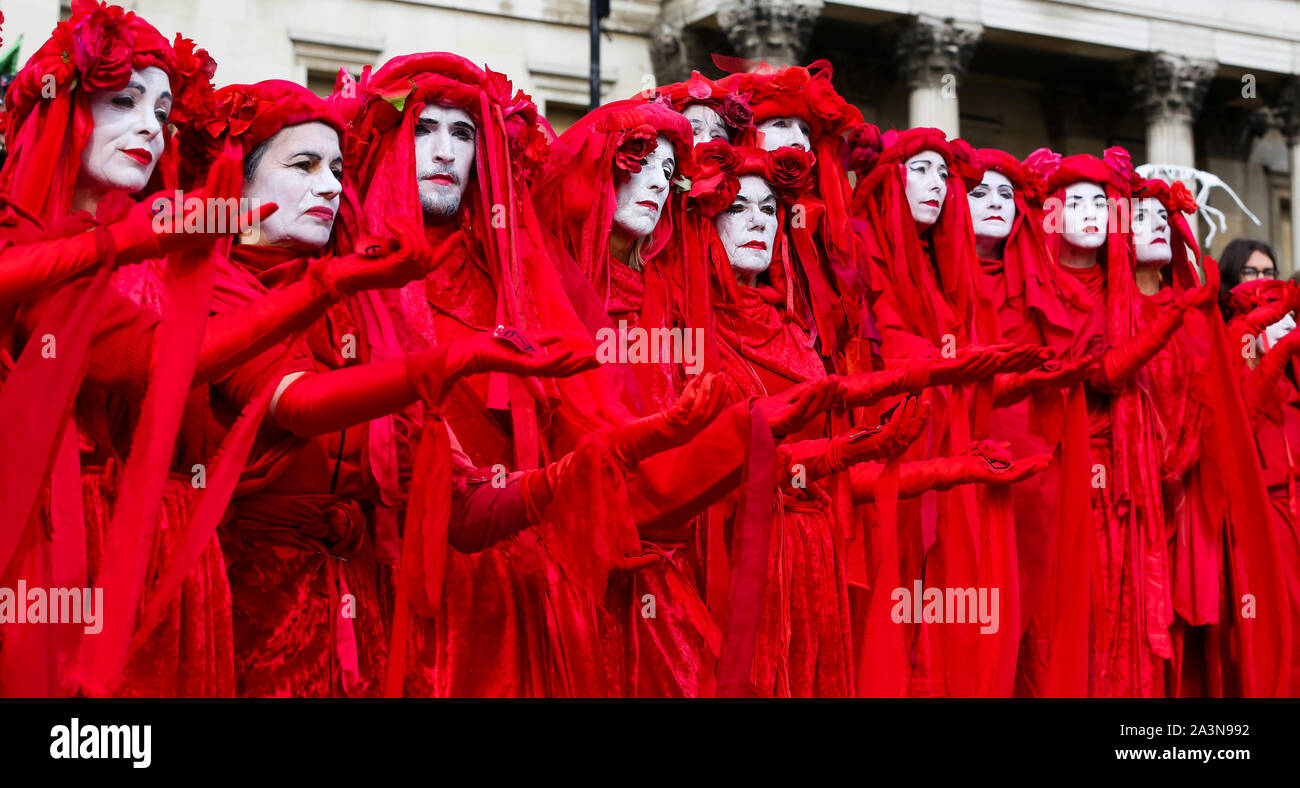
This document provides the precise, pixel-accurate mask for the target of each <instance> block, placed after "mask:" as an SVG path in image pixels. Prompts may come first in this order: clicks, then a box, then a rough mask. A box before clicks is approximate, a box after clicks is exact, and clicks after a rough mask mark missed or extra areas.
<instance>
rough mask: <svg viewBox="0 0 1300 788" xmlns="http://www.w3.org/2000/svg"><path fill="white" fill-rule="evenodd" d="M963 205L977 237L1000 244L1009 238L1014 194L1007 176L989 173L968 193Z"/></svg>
mask: <svg viewBox="0 0 1300 788" xmlns="http://www.w3.org/2000/svg"><path fill="white" fill-rule="evenodd" d="M966 201H967V202H968V203H969V204H970V218H971V223H972V224H974V226H975V235H976V237H979V238H991V239H994V240H998V241H1001V240H1002V239H1004V238H1006V237H1007V236H1008V235H1010V234H1011V222H1012V221H1013V220H1014V219H1015V218H1016V190H1015V187H1013V186H1012V185H1011V181H1010V180H1009V179H1008V178H1007V176H1005V175H1003V174H1002V173H1000V172H997V171H995V170H988V171H987V172H985V173H984V179H983V180H982V181H980V182H979V183H978V184H976V185H975V188H974V189H971V190H970V191H969V192H967V194H966Z"/></svg>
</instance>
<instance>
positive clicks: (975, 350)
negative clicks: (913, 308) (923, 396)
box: [844, 345, 1053, 407]
mask: <svg viewBox="0 0 1300 788" xmlns="http://www.w3.org/2000/svg"><path fill="white" fill-rule="evenodd" d="M1052 355H1053V351H1052V349H1051V348H1046V347H1039V346H1036V345H994V346H991V347H968V348H963V349H962V350H961V351H960V352H959V353H958V354H957V357H956V358H917V359H888V360H887V363H888V365H889V366H888V367H887V368H886V369H883V370H881V371H879V372H867V373H862V374H859V375H849V376H846V377H845V379H844V380H845V384H846V385H847V386H848V393H847V394H846V395H845V403H846V404H848V405H850V406H853V407H857V406H864V405H871V404H872V403H875V402H877V401H879V400H881V399H883V398H885V397H890V396H895V395H898V394H919V393H921V391H922V390H923V389H925V388H927V387H930V386H956V385H961V384H964V383H976V382H978V381H981V380H984V379H985V378H987V377H989V376H990V375H994V374H996V373H998V372H1021V371H1024V370H1028V369H1032V368H1034V367H1035V366H1038V365H1040V364H1043V363H1044V362H1046V361H1048V360H1049V359H1051V358H1052Z"/></svg>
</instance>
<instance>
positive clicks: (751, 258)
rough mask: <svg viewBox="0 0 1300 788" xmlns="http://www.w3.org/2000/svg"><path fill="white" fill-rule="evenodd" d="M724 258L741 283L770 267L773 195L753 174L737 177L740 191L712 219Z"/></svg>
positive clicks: (765, 183) (773, 209)
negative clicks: (728, 204) (723, 249)
mask: <svg viewBox="0 0 1300 788" xmlns="http://www.w3.org/2000/svg"><path fill="white" fill-rule="evenodd" d="M713 223H714V226H715V227H717V228H718V238H719V239H721V241H722V246H723V248H725V249H726V250H727V259H728V260H730V261H731V267H732V268H733V269H735V271H736V276H737V277H738V278H739V279H740V280H741V281H742V282H748V281H752V279H753V278H754V277H756V276H758V275H759V274H761V273H763V272H764V271H766V270H767V269H768V267H769V266H770V265H772V247H773V246H774V245H775V244H776V196H775V195H773V194H772V188H771V187H770V186H769V185H768V183H767V181H765V180H763V179H762V178H760V177H759V176H757V175H742V176H740V191H739V192H737V194H736V199H735V200H734V201H732V203H731V206H730V207H728V208H727V209H726V210H724V211H723V212H722V213H719V214H718V215H717V217H715V218H714V220H713Z"/></svg>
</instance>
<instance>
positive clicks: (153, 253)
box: [0, 193, 276, 305]
mask: <svg viewBox="0 0 1300 788" xmlns="http://www.w3.org/2000/svg"><path fill="white" fill-rule="evenodd" d="M192 196H198V193H192ZM173 202H174V200H167V201H166V202H165V204H167V205H170V204H172V203H173ZM275 210H276V206H275V203H267V204H265V205H263V206H261V207H260V208H258V209H257V210H254V211H250V212H249V213H248V214H246V215H245V216H244V218H243V219H242V221H244V222H250V223H251V222H255V221H261V220H262V219H265V218H266V217H267V216H270V215H271V214H272V213H274V212H275ZM168 215H169V214H168ZM153 216H154V214H153V212H152V210H151V207H150V201H149V200H146V201H145V202H142V203H136V204H135V205H134V206H133V207H132V208H131V209H130V210H129V211H127V213H126V216H125V217H123V218H122V219H121V220H119V221H115V222H111V223H108V224H106V225H105V226H104V228H103V230H104V231H106V232H107V233H108V236H109V240H110V241H111V242H112V244H113V246H114V248H115V249H116V250H117V256H116V258H115V263H116V264H117V265H128V264H131V263H139V262H142V261H144V260H150V259H155V258H159V257H163V256H164V255H165V254H167V252H169V251H172V250H173V249H180V248H186V247H189V246H197V245H203V244H210V243H213V242H214V241H216V240H217V239H218V238H221V237H223V234H218V233H202V232H193V231H191V232H175V233H172V232H159V229H160V228H161V229H168V230H169V229H174V228H173V227H172V226H171V225H172V224H174V222H170V220H168V221H160V222H158V223H155V221H154V219H153ZM181 222H182V224H181V225H180V226H181V227H182V228H183V226H184V225H183V222H184V217H183V216H182V218H181ZM199 226H202V225H199ZM97 231H98V230H87V231H85V232H81V233H77V234H76V235H70V236H67V237H65V238H52V239H49V240H45V241H37V242H35V243H29V244H22V245H18V246H11V247H9V248H7V249H5V250H4V251H0V305H3V304H10V303H14V302H17V301H21V300H23V299H24V298H27V297H29V296H31V295H32V294H33V293H36V292H38V291H40V290H43V289H45V288H47V287H51V286H54V285H58V284H60V283H62V282H65V281H67V280H68V279H71V278H72V277H74V276H77V275H78V274H82V273H85V272H87V271H89V270H91V269H92V268H94V267H96V266H97V265H98V264H99V260H100V254H99V251H98V248H97V247H96V245H95V244H96V242H95V234H96V232H97Z"/></svg>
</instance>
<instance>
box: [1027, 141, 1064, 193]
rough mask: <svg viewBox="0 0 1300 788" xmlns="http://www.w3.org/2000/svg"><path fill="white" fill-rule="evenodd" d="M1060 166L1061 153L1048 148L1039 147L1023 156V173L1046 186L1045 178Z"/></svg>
mask: <svg viewBox="0 0 1300 788" xmlns="http://www.w3.org/2000/svg"><path fill="white" fill-rule="evenodd" d="M1060 166H1061V154H1059V153H1057V152H1056V151H1054V150H1051V149H1050V148H1039V149H1038V150H1036V151H1034V152H1033V153H1031V154H1029V155H1028V156H1027V157H1025V174H1026V175H1027V176H1029V178H1030V179H1031V180H1033V179H1037V180H1039V181H1040V182H1042V183H1043V185H1044V188H1046V183H1047V179H1048V178H1050V177H1051V176H1052V173H1054V172H1056V170H1057V168H1058V167H1060Z"/></svg>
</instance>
